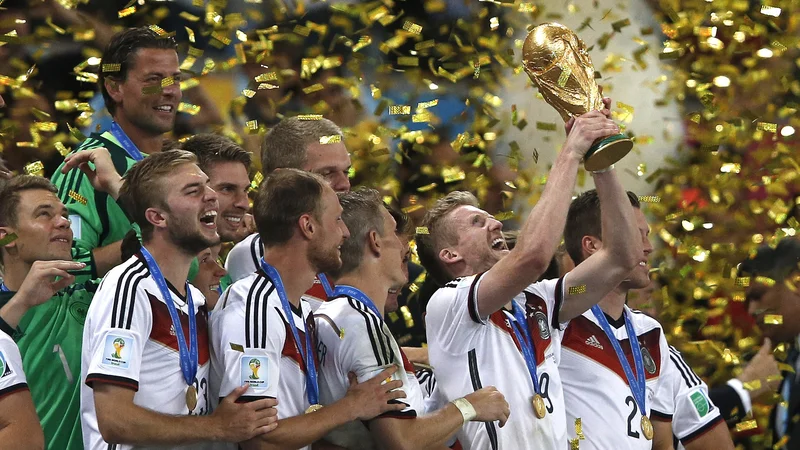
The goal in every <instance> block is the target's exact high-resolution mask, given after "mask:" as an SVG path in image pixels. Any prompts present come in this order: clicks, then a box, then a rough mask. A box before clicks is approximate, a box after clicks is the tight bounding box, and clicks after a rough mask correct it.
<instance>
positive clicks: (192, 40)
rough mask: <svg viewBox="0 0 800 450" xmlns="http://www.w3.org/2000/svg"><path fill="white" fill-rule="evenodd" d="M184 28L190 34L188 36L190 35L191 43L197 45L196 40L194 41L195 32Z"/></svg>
mask: <svg viewBox="0 0 800 450" xmlns="http://www.w3.org/2000/svg"><path fill="white" fill-rule="evenodd" d="M183 28H184V29H185V30H186V34H188V35H189V42H191V43H192V44H194V43H195V40H194V30H192V29H191V28H189V27H183Z"/></svg>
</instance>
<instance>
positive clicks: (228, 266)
mask: <svg viewBox="0 0 800 450" xmlns="http://www.w3.org/2000/svg"><path fill="white" fill-rule="evenodd" d="M263 257H264V246H263V245H262V243H261V236H260V235H259V234H258V233H254V234H251V235H250V236H247V237H246V238H245V239H244V240H243V241H241V242H239V243H238V244H236V245H234V246H233V248H232V249H231V251H230V252H228V257H227V258H226V259H225V270H227V271H228V275H230V277H231V280H232V281H234V282H236V281H239V280H241V279H242V278H244V277H247V276H250V275H251V274H253V273H254V272H255V271H256V270H258V268H259V266H260V265H261V262H260V261H261V258H263ZM331 288H333V283H331ZM327 299H328V294H327V293H326V292H325V288H324V287H323V286H322V282H321V281H320V279H319V277H316V278H314V285H313V286H311V288H310V289H309V290H307V291H306V293H305V294H303V300H305V301H307V302H308V304H309V306H311V310H312V311H316V310H317V308H319V306H320V305H321V304H322V303H324V302H325V301H326V300H327Z"/></svg>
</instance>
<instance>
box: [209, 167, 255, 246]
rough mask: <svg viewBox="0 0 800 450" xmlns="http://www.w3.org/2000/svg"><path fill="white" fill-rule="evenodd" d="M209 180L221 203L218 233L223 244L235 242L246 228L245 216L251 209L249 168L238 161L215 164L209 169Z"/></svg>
mask: <svg viewBox="0 0 800 450" xmlns="http://www.w3.org/2000/svg"><path fill="white" fill-rule="evenodd" d="M208 178H209V181H210V184H211V188H212V189H214V191H215V192H216V193H217V199H218V201H219V216H217V233H219V237H220V238H221V239H222V241H223V242H232V241H235V240H236V239H237V237H238V235H239V232H240V230H241V228H242V227H243V226H244V224H243V222H242V221H243V219H244V215H245V213H246V212H247V210H248V208H249V207H250V202H249V200H248V197H247V192H248V190H249V189H250V179H249V178H248V176H247V167H245V165H244V164H242V163H240V162H237V161H221V162H217V163H213V164H211V165H210V167H208Z"/></svg>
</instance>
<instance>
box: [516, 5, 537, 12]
mask: <svg viewBox="0 0 800 450" xmlns="http://www.w3.org/2000/svg"><path fill="white" fill-rule="evenodd" d="M536 10H537V7H536V4H535V3H520V4H519V8H517V11H519V12H528V13H532V12H536Z"/></svg>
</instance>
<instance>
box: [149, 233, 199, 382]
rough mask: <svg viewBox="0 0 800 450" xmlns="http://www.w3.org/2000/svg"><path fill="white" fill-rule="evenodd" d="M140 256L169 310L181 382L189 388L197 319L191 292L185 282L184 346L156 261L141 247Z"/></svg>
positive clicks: (193, 372)
mask: <svg viewBox="0 0 800 450" xmlns="http://www.w3.org/2000/svg"><path fill="white" fill-rule="evenodd" d="M142 256H144V260H145V262H146V263H147V268H148V269H149V270H150V274H152V275H153V279H154V280H155V282H156V285H157V286H158V290H159V291H161V296H162V297H164V303H166V304H167V310H169V317H170V319H172V326H173V327H175V337H176V338H177V339H178V352H179V353H180V358H181V372H182V373H183V380H184V381H186V384H187V385H189V386H191V385H192V383H193V382H194V378H195V376H196V375H197V354H198V353H197V319H196V317H195V311H194V302H192V291H191V290H190V289H189V282H188V281H187V282H186V304H187V305H188V310H189V314H187V315H188V316H189V345H186V338H185V337H184V335H183V327H182V326H181V319H180V316H178V309H177V308H176V307H175V302H174V301H173V300H172V294H171V293H170V291H169V288H168V287H167V281H166V280H165V279H164V275H163V274H162V273H161V269H160V268H159V267H158V264H157V263H156V260H155V259H153V255H151V254H150V252H149V251H147V249H146V248H145V247H144V246H142Z"/></svg>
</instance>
